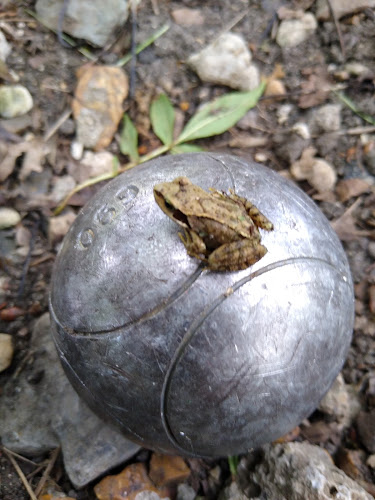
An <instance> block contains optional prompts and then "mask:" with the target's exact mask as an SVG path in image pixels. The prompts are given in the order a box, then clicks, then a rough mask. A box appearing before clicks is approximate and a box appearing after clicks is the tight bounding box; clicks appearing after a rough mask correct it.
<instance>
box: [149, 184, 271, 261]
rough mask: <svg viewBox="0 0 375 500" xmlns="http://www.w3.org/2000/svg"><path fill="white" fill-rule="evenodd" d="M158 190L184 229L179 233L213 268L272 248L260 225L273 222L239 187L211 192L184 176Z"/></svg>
mask: <svg viewBox="0 0 375 500" xmlns="http://www.w3.org/2000/svg"><path fill="white" fill-rule="evenodd" d="M153 191H154V197H155V201H156V203H157V204H158V206H159V207H160V208H161V210H162V211H163V212H164V213H165V214H166V215H168V217H170V218H171V219H172V220H173V221H174V222H176V223H177V224H178V225H179V226H180V227H182V228H183V229H184V234H182V233H179V237H180V239H181V241H182V243H183V244H184V245H185V248H186V251H187V253H188V255H189V256H190V257H195V258H196V259H199V260H201V261H202V262H204V263H205V266H206V267H207V268H208V269H209V270H211V271H240V270H243V269H246V268H248V267H249V266H251V265H253V264H255V263H256V262H258V261H259V260H260V259H261V258H262V257H264V255H265V254H266V253H267V249H266V247H265V246H264V245H262V244H261V234H260V231H259V229H263V230H265V231H272V230H273V229H274V226H273V224H272V222H271V221H270V220H269V219H268V218H267V217H266V216H265V215H264V214H262V213H261V212H260V211H259V210H258V208H257V207H256V206H255V205H254V204H253V203H251V202H250V201H249V200H247V199H246V198H244V197H241V196H238V195H237V194H236V193H235V191H234V190H232V189H229V194H227V193H225V192H224V191H218V190H216V189H214V188H210V191H209V192H207V191H205V190H204V189H202V188H201V187H200V186H197V185H195V184H193V183H192V182H191V181H190V180H189V179H188V178H187V177H184V176H181V177H177V178H175V179H174V180H172V181H170V182H162V183H159V184H156V185H155V186H154V190H153Z"/></svg>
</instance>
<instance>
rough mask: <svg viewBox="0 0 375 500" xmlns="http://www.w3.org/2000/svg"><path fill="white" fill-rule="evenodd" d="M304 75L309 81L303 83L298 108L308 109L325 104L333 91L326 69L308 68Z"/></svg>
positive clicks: (303, 72)
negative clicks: (331, 90)
mask: <svg viewBox="0 0 375 500" xmlns="http://www.w3.org/2000/svg"><path fill="white" fill-rule="evenodd" d="M302 74H303V75H305V76H307V80H304V81H302V82H301V90H302V95H301V97H300V98H299V100H298V106H299V107H300V108H302V109H307V108H312V107H313V106H317V105H319V104H322V103H324V102H325V101H326V100H327V98H328V95H329V92H330V89H331V86H330V83H329V81H328V74H327V73H326V71H325V69H324V68H322V67H318V68H307V69H305V70H304V71H302Z"/></svg>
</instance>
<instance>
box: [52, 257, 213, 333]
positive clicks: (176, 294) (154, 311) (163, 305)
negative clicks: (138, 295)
mask: <svg viewBox="0 0 375 500" xmlns="http://www.w3.org/2000/svg"><path fill="white" fill-rule="evenodd" d="M205 269H206V267H205V266H204V265H203V264H200V265H199V266H198V268H197V269H196V270H195V271H194V272H193V274H191V275H190V276H189V277H188V278H187V279H186V280H185V281H184V282H183V283H182V285H181V286H179V287H178V288H177V290H175V291H174V292H172V293H171V295H170V296H169V297H167V298H166V299H165V300H163V301H162V302H161V304H158V305H157V306H155V307H154V308H153V309H151V311H148V312H147V313H145V314H144V315H143V316H141V317H140V318H138V319H135V320H133V321H129V322H128V323H123V324H122V325H119V326H115V327H110V328H108V329H107V328H106V329H104V330H101V331H97V332H84V331H79V332H76V331H75V330H73V329H72V328H69V327H66V326H64V325H62V324H61V322H60V321H59V320H58V319H57V317H56V314H55V312H54V310H53V307H52V301H51V297H50V299H49V306H50V310H51V311H53V316H54V319H55V321H56V323H57V324H58V325H59V326H60V327H61V328H62V329H63V330H64V331H65V332H67V333H69V334H70V335H73V336H74V337H76V338H85V339H88V338H92V339H96V338H100V339H102V338H104V334H107V336H108V337H110V336H112V335H114V334H117V332H118V331H119V330H122V329H123V328H130V327H131V326H134V325H139V324H141V323H143V322H144V321H147V320H148V319H150V318H152V317H154V316H156V315H157V314H159V312H160V311H162V310H163V309H165V308H167V307H168V306H170V305H171V304H172V303H173V302H175V301H176V300H177V299H178V298H179V297H181V295H183V294H184V293H185V292H186V291H187V290H188V289H189V288H190V287H191V285H192V284H193V283H194V282H195V281H197V279H198V278H199V276H200V275H201V274H202V272H203V271H204V270H205Z"/></svg>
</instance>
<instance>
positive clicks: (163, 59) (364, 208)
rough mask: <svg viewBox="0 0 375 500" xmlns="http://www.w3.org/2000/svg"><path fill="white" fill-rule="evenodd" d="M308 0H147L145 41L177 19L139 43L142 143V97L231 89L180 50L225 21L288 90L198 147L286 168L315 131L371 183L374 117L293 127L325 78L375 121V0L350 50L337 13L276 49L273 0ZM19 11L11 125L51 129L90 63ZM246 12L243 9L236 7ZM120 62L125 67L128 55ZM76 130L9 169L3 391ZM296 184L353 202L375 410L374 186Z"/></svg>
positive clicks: (28, 5)
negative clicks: (26, 100) (28, 167)
mask: <svg viewBox="0 0 375 500" xmlns="http://www.w3.org/2000/svg"><path fill="white" fill-rule="evenodd" d="M313 4H314V1H312V0H310V1H308V0H304V1H303V0H300V1H297V0H296V1H294V2H281V1H280V2H269V1H266V0H263V1H254V2H251V3H250V7H249V2H247V1H245V0H222V1H221V2H217V1H214V0H207V1H205V2H200V1H194V0H186V1H179V2H177V1H176V2H173V1H165V0H155V1H154V2H149V1H143V2H141V4H140V6H139V8H138V14H137V33H136V39H137V42H142V41H143V40H145V39H147V38H148V37H149V36H150V35H151V34H153V33H154V32H155V30H156V28H158V27H160V26H161V25H163V24H164V23H165V22H166V21H168V22H170V29H169V30H168V31H167V32H166V33H165V34H164V35H163V36H162V37H161V38H159V39H158V40H157V41H156V42H155V43H154V44H152V45H151V46H149V47H148V48H147V49H145V50H144V51H143V52H141V53H140V54H139V56H138V58H137V63H136V86H135V89H136V92H135V94H134V96H133V97H132V98H128V99H127V100H126V102H125V104H124V109H126V110H127V111H128V112H129V113H130V116H131V117H132V119H133V120H134V122H135V124H136V125H137V127H138V128H139V130H140V145H141V148H142V150H143V151H151V150H152V149H154V148H155V147H156V146H158V145H159V144H158V142H157V140H156V138H155V137H154V136H153V134H152V132H151V131H150V129H149V120H148V115H147V112H146V111H144V108H145V107H146V109H147V106H146V104H147V103H148V102H149V101H150V100H151V99H152V98H153V97H154V96H156V95H158V94H159V93H160V92H163V93H166V94H167V95H168V96H169V98H170V99H171V101H172V103H173V105H174V107H175V108H176V109H177V110H178V113H179V114H180V121H186V120H187V119H188V118H189V117H190V116H191V115H192V114H194V112H195V111H196V109H197V108H198V107H199V106H200V105H201V104H202V103H204V102H207V101H209V100H211V99H212V98H214V97H215V96H218V95H221V94H223V93H225V92H227V91H228V89H227V88H224V87H220V86H217V85H213V84H207V83H203V82H201V81H200V80H199V78H198V77H197V75H196V74H195V73H194V72H193V71H192V70H191V69H189V68H188V66H187V65H186V64H185V61H186V60H187V58H188V56H189V55H190V54H192V53H193V52H196V51H197V50H200V49H201V48H202V47H204V46H205V45H207V44H208V43H210V42H212V41H213V40H214V39H215V38H216V37H217V36H218V35H219V34H220V33H222V32H225V31H228V30H229V29H230V30H231V31H233V32H235V33H239V34H241V35H242V36H243V37H244V38H245V40H246V41H247V42H248V44H249V47H250V48H251V50H252V52H253V60H254V61H255V62H256V64H257V65H258V67H259V68H260V69H261V72H262V73H263V74H264V75H267V76H269V75H271V74H272V73H273V72H274V70H275V67H276V65H277V64H278V65H281V67H282V70H283V72H284V77H283V78H282V81H283V83H284V86H285V89H286V91H285V94H284V95H282V96H281V97H277V98H269V97H263V98H262V99H261V101H260V103H259V105H258V107H257V110H256V113H254V114H253V115H251V116H252V117H253V122H252V123H251V124H250V125H246V124H244V122H242V124H241V123H240V124H239V125H238V126H237V127H234V128H232V129H231V130H230V131H228V132H226V133H224V134H222V135H220V136H217V137H215V138H211V139H209V140H204V141H200V144H201V145H202V147H204V148H205V149H207V150H209V151H213V152H216V151H221V152H224V151H225V152H229V153H231V154H236V155H239V156H243V157H246V158H248V159H250V160H253V159H256V160H257V159H258V160H259V159H262V160H264V162H265V164H266V165H267V166H269V167H271V168H273V169H275V170H277V171H281V172H282V173H283V175H287V176H290V173H289V169H290V165H291V162H292V161H293V160H295V159H297V158H298V157H299V156H300V154H301V153H302V151H303V149H305V148H306V146H307V145H308V144H309V143H310V145H313V146H315V147H316V148H317V150H318V152H319V156H321V157H323V158H324V159H325V160H327V161H328V162H329V163H330V164H331V165H333V167H334V170H335V171H336V173H337V176H338V180H339V181H341V180H349V179H353V178H360V179H367V180H368V181H369V182H370V183H371V182H372V183H374V182H375V176H374V175H375V166H374V163H375V159H374V156H375V153H374V148H375V135H374V134H375V128H374V127H373V129H371V124H369V123H368V122H366V121H364V120H363V118H361V116H359V115H358V114H356V113H354V112H353V111H352V110H351V109H349V108H348V107H347V106H345V105H342V112H341V117H342V120H341V125H340V130H339V131H338V134H337V135H335V136H334V137H332V136H330V135H329V134H315V135H313V137H312V139H310V140H307V141H305V142H304V143H303V144H302V145H301V138H300V137H298V135H296V134H293V133H292V132H291V127H292V126H293V125H294V124H295V123H297V122H302V123H310V122H311V120H312V119H313V117H314V113H316V110H317V109H318V108H319V107H320V106H321V105H323V104H327V103H337V102H339V101H338V99H337V96H336V95H335V94H334V93H333V92H326V93H324V92H323V95H322V92H321V89H322V87H323V86H324V85H328V86H330V87H331V88H333V87H337V86H340V88H341V89H342V91H344V92H345V94H346V96H348V97H349V98H350V99H351V100H352V101H353V102H355V104H356V106H357V107H358V109H360V110H363V111H364V112H366V114H367V115H370V116H372V117H373V119H374V120H375V100H374V90H375V84H374V74H375V37H374V32H375V30H374V28H375V27H374V24H375V10H373V9H365V10H363V11H361V12H356V13H353V14H351V15H348V16H346V17H345V18H344V19H342V20H341V21H340V28H341V31H342V41H343V46H344V49H345V54H343V51H342V49H341V47H340V41H339V36H338V31H337V28H336V26H335V24H334V23H333V22H331V21H330V22H324V23H319V25H318V29H317V30H316V31H315V33H314V34H313V35H312V36H310V37H309V38H308V40H307V41H305V42H303V43H301V44H300V45H298V46H296V47H292V48H288V49H282V48H280V47H279V46H278V45H277V43H276V41H275V33H276V30H277V26H278V24H279V22H280V21H279V19H278V16H277V11H278V9H279V7H281V5H284V6H288V7H290V8H291V9H293V10H297V9H298V8H302V9H304V8H306V9H311V10H312V12H315V11H314V5H313ZM181 7H187V8H190V9H199V10H200V12H201V14H202V15H203V17H204V24H203V25H197V26H194V25H190V26H181V25H178V24H177V23H175V22H174V21H173V19H171V14H172V13H173V12H174V11H175V10H176V9H178V8H181ZM25 9H32V10H34V2H31V1H29V2H27V1H24V2H22V1H20V2H14V3H12V2H9V3H6V5H5V6H3V7H0V21H1V22H2V23H5V24H6V26H7V27H9V29H8V30H4V32H5V34H6V37H7V39H8V42H9V43H10V44H11V46H12V52H11V55H10V56H9V57H8V59H7V67H8V68H10V69H12V71H13V72H15V73H16V74H17V75H18V76H19V77H20V82H19V83H21V84H22V85H24V86H25V87H26V88H27V89H28V90H29V91H30V92H31V94H32V96H33V99H34V107H33V110H32V111H31V112H30V113H29V115H28V116H29V119H28V120H26V121H25V123H24V125H19V124H18V126H16V125H15V126H14V133H15V134H16V136H18V138H19V139H22V138H24V137H25V136H26V135H27V134H33V135H34V136H35V137H43V135H44V134H45V133H46V132H48V131H49V130H50V127H51V126H52V125H53V124H54V123H55V122H56V121H57V120H58V119H59V118H60V117H61V116H62V114H63V113H64V112H65V111H66V110H67V109H70V106H71V101H72V96H73V93H74V89H75V85H76V81H77V80H76V70H77V69H78V68H79V67H81V66H82V65H84V64H86V63H87V59H86V58H85V57H84V56H83V55H81V54H80V53H79V52H78V50H77V49H69V48H66V47H64V46H62V45H61V44H60V43H59V41H58V39H57V37H56V35H55V34H54V33H53V32H51V31H49V30H48V29H46V28H45V27H43V26H41V25H40V24H39V23H38V22H37V21H36V20H35V19H34V18H32V17H31V16H30V15H29V14H27V13H26V11H25ZM241 13H243V14H244V15H243V16H242V17H241ZM236 21H237V22H236ZM233 24H234V25H233ZM130 38H131V37H130V22H128V24H127V25H126V29H125V30H124V32H123V33H119V34H116V41H115V43H114V44H112V45H110V46H109V47H108V48H106V49H103V50H102V49H94V48H92V47H91V48H90V52H91V53H92V54H93V55H94V56H95V57H96V58H97V63H98V64H110V63H113V62H115V61H116V60H117V59H118V58H120V57H121V56H122V55H123V54H124V53H126V52H127V50H129V47H130ZM349 61H350V62H357V63H361V64H363V65H364V66H366V67H367V68H368V70H369V71H368V73H367V74H365V75H364V76H363V75H362V76H353V75H350V74H348V73H347V72H345V64H346V63H347V62H349ZM125 71H126V72H127V73H129V72H130V65H129V64H128V65H127V66H126V67H125ZM304 93H305V94H306V93H307V94H308V96H309V98H311V102H312V105H309V106H307V107H306V101H305V103H304V102H303V95H304ZM186 103H187V105H186ZM283 104H290V105H291V112H290V114H289V116H288V118H287V120H286V121H285V122H284V123H282V124H281V123H280V122H279V121H278V111H279V110H280V106H282V105H283ZM0 125H1V126H4V127H5V126H6V123H5V121H4V120H2V121H1V123H0ZM372 125H374V123H373V124H372ZM240 127H241V128H240ZM362 127H365V130H364V133H363V134H360V133H359V128H362ZM244 129H245V130H246V132H247V133H249V134H251V135H253V136H262V137H266V138H267V141H268V142H267V145H266V146H261V147H256V148H254V147H251V148H249V147H246V145H245V144H244V145H241V146H240V147H231V146H230V144H231V143H233V142H232V141H233V139H238V137H241V133H243V130H244ZM349 129H354V130H358V133H356V132H354V133H347V131H348V130H349ZM73 139H74V122H73V121H72V119H71V118H69V119H68V120H67V121H65V123H64V124H63V126H61V127H60V128H59V129H58V130H57V132H56V133H55V134H54V136H53V150H52V151H51V153H50V154H48V155H47V156H46V161H45V163H44V167H43V170H42V172H40V173H32V174H31V175H30V176H29V177H28V178H26V179H24V180H21V179H20V177H19V173H20V168H21V160H22V155H20V157H19V159H18V160H17V162H16V164H15V168H14V170H13V172H12V174H11V175H10V176H9V177H8V178H7V179H6V181H5V182H4V183H3V185H2V187H1V191H0V204H1V205H6V206H11V207H14V208H15V209H16V210H17V211H18V212H20V213H21V214H22V217H23V218H22V224H21V225H19V226H18V227H17V228H11V229H6V230H3V231H2V232H1V239H0V252H1V256H0V257H1V267H2V276H3V277H2V278H1V288H2V297H3V298H2V300H1V302H2V304H1V309H2V312H3V316H2V320H1V322H0V331H1V332H4V333H10V334H11V335H12V337H13V339H14V341H15V354H14V358H13V362H12V364H11V366H10V368H9V369H7V370H6V371H5V372H3V373H1V374H0V391H1V387H2V386H3V385H4V383H5V382H6V380H7V379H8V378H9V377H11V376H12V375H13V374H14V373H15V372H16V371H17V370H20V369H22V366H23V365H24V364H25V363H27V362H29V361H30V353H29V350H28V349H29V339H30V334H31V331H32V327H33V324H34V322H35V320H36V318H38V317H39V316H40V315H41V314H43V313H44V312H46V311H47V310H48V286H49V282H50V277H51V270H52V266H53V262H54V258H55V256H56V253H57V250H58V247H59V244H60V241H51V239H50V238H49V232H48V227H49V224H50V220H51V217H53V214H52V210H53V208H54V206H53V203H51V201H50V200H49V201H48V202H43V201H42V202H40V200H43V199H44V198H43V195H46V194H48V192H50V191H49V190H50V189H51V187H52V185H53V184H54V182H55V180H56V178H58V177H60V176H62V175H65V174H66V173H68V172H69V171H71V169H72V168H74V166H75V165H77V162H76V160H74V159H73V158H72V156H71V153H70V146H71V142H72V140H73ZM1 142H2V143H3V144H5V145H9V144H12V142H8V140H7V138H4V139H3V140H1ZM371 148H372V151H373V153H372V154H373V157H372V158H373V159H372V160H371ZM107 150H108V151H111V152H112V153H114V154H116V155H117V157H118V158H119V160H120V163H125V160H126V158H125V157H124V156H122V155H121V153H120V150H119V145H118V137H115V139H114V140H113V141H112V143H111V145H110V146H109V147H108V148H107ZM371 161H372V164H371ZM299 185H300V187H301V188H302V189H304V190H305V191H306V192H307V193H308V194H309V195H310V196H312V197H313V198H314V199H315V200H316V202H317V203H318V205H319V206H320V208H321V209H322V211H323V212H324V214H325V215H326V216H327V217H328V219H329V220H331V221H336V220H338V219H339V217H341V216H343V215H345V214H346V215H347V214H348V212H347V210H348V208H349V207H351V206H352V205H353V203H356V205H355V208H354V211H352V212H350V213H349V217H348V219H347V220H346V224H345V227H346V228H347V232H346V233H345V235H343V233H342V232H341V233H340V232H339V236H341V237H342V239H343V245H344V248H345V250H346V252H347V256H348V259H349V263H350V267H351V270H352V274H353V279H354V283H355V294H356V322H355V330H354V336H353V342H352V346H351V348H350V352H349V356H348V360H347V362H346V364H345V366H344V369H343V375H344V378H345V381H346V383H348V384H354V385H355V387H356V390H357V391H358V392H359V394H360V395H361V397H362V401H363V409H364V410H370V409H371V408H372V407H374V406H375V403H374V396H372V399H371V398H370V397H368V393H369V381H370V380H374V376H375V374H374V366H375V304H374V302H375V293H374V291H373V288H374V286H375V264H374V255H375V250H374V241H373V240H374V237H375V229H374V228H375V209H374V207H375V192H374V189H373V188H372V190H371V189H369V190H368V192H364V193H362V194H360V195H354V196H352V197H350V199H348V200H345V201H343V199H342V197H340V196H339V195H338V194H337V192H335V191H334V190H331V191H330V192H329V193H324V194H322V193H318V192H316V191H315V190H314V189H313V188H312V187H311V185H310V184H309V183H308V182H306V181H303V182H300V183H299ZM96 189H97V186H95V187H93V188H89V189H86V190H85V191H84V192H83V193H81V194H80V195H79V196H76V197H75V198H74V199H72V202H73V201H74V206H73V205H71V206H73V209H74V211H75V212H78V210H79V208H80V206H81V205H83V204H84V203H85V202H86V201H87V199H89V197H90V196H91V195H92V194H93V192H95V190H96ZM21 228H22V230H21ZM22 231H24V232H22ZM25 231H26V232H25ZM347 233H349V234H347ZM25 234H26V240H27V243H26V244H25V243H23V244H22V245H21V244H20V241H22V237H23V236H24V235H25ZM25 248H26V250H25ZM21 249H22V250H21ZM25 263H26V264H25ZM14 307H17V308H20V309H21V310H22V315H20V316H18V313H17V310H15V309H12V308H14ZM4 311H6V313H4ZM17 316H18V317H17ZM4 318H5V319H6V321H4ZM0 394H1V392H0ZM325 418H326V417H325V416H324V415H322V414H320V413H319V412H317V413H315V414H314V415H313V416H312V417H311V421H312V422H316V421H324V419H325ZM334 439H335V440H336V441H338V442H341V443H342V445H343V446H344V447H349V448H351V449H359V450H363V451H364V453H365V457H367V456H368V455H369V453H368V450H366V449H365V447H364V446H363V444H362V442H361V441H360V439H359V438H358V436H357V433H356V428H355V426H354V425H353V426H352V427H351V428H350V429H349V430H347V431H345V434H343V435H340V436H335V437H334ZM328 441H329V438H327V442H328ZM324 444H325V443H323V445H324ZM142 457H144V455H143V456H142ZM142 457H141V460H143V458H142ZM135 460H137V458H136V459H135ZM364 461H365V459H364ZM218 463H219V464H221V463H222V462H218ZM190 465H191V467H192V468H193V469H194V468H195V469H197V470H198V471H197V470H195V471H194V473H193V477H194V480H193V486H194V487H195V488H196V489H197V491H198V493H199V494H201V495H206V498H209V497H211V498H213V497H215V496H216V495H217V494H218V488H219V489H220V488H222V487H223V484H224V480H225V479H229V472H228V470H225V471H224V474H223V476H222V478H223V479H222V480H221V482H220V485H219V486H217V485H216V490H215V493H214V494H213V493H212V492H211V493H210V488H209V487H208V486H207V484H208V483H207V480H206V479H202V477H204V471H206V470H208V469H209V468H210V467H212V463H209V464H208V463H205V462H204V461H196V462H195V464H194V465H192V464H190ZM224 469H225V467H224ZM202 471H203V472H202ZM59 472H60V474H59V477H58V478H57V481H58V482H59V483H60V485H62V486H63V489H64V490H65V492H70V494H71V495H72V491H73V489H72V487H71V485H69V482H68V481H67V479H66V475H65V474H64V472H63V471H62V472H61V466H60V467H59ZM39 477H40V476H39ZM56 477H57V476H55V478H56ZM366 477H367V480H368V481H369V482H371V481H374V480H375V471H374V470H372V471H371V470H370V469H368V475H367V476H366ZM37 480H38V475H36V476H35V477H34V478H33V479H32V482H33V484H35V483H36V481H37ZM75 495H76V496H77V495H78V496H77V498H81V499H83V498H94V497H93V493H92V489H91V488H87V489H85V490H84V491H80V492H79V493H77V492H76V493H75ZM212 495H214V496H212ZM0 497H1V498H2V499H3V500H20V499H22V498H28V496H27V494H26V493H24V490H23V489H22V487H21V486H20V482H19V479H18V476H17V475H16V473H15V471H14V469H13V467H12V466H10V464H9V462H8V460H7V459H6V458H5V456H4V455H3V456H1V455H0Z"/></svg>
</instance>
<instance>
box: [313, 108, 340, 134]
mask: <svg viewBox="0 0 375 500" xmlns="http://www.w3.org/2000/svg"><path fill="white" fill-rule="evenodd" d="M313 121H314V125H316V127H317V128H318V129H319V130H320V131H323V132H335V131H337V130H339V129H340V127H341V105H340V104H326V105H325V106H322V107H321V108H319V109H318V110H317V111H316V112H315V113H314V118H313Z"/></svg>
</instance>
